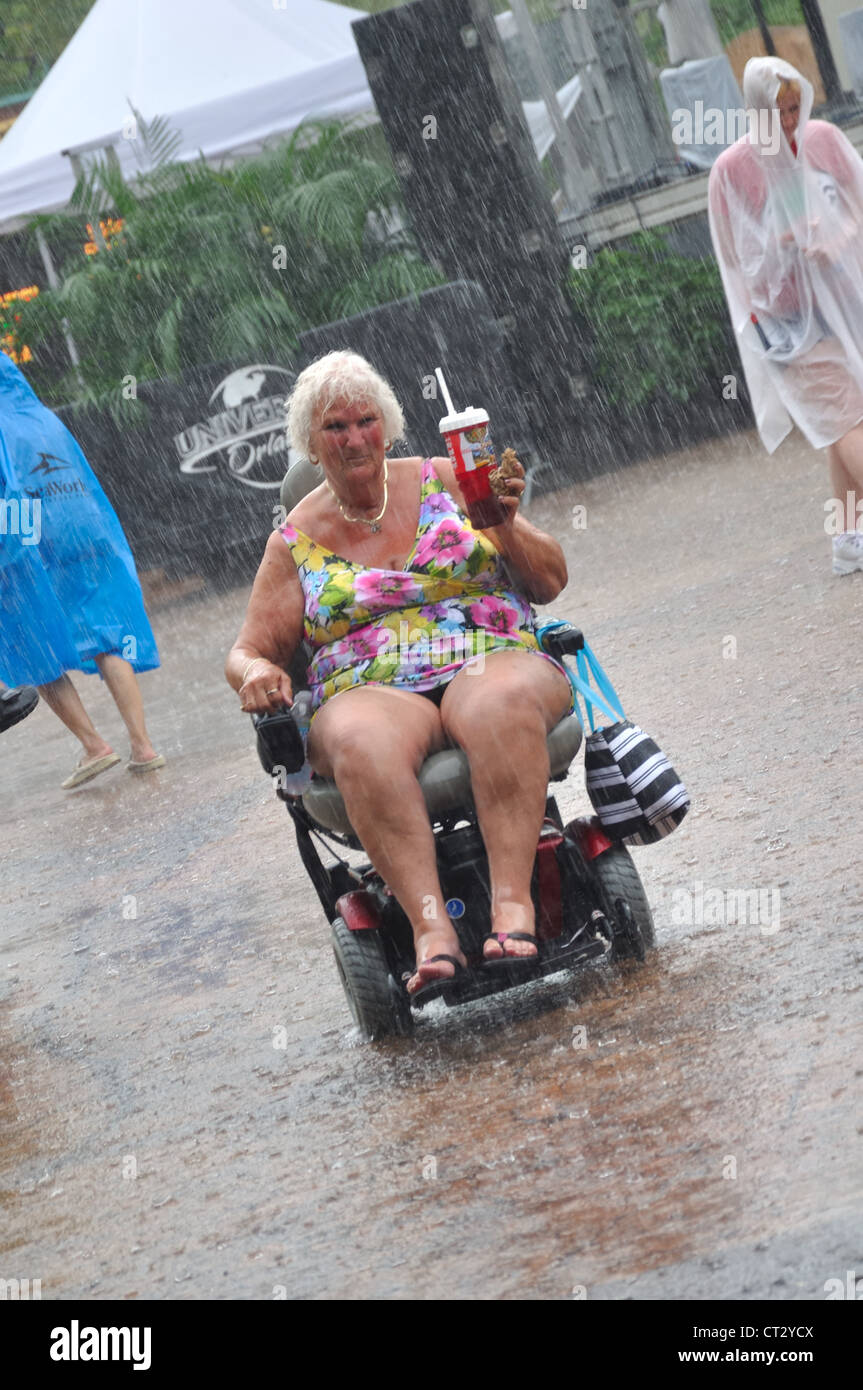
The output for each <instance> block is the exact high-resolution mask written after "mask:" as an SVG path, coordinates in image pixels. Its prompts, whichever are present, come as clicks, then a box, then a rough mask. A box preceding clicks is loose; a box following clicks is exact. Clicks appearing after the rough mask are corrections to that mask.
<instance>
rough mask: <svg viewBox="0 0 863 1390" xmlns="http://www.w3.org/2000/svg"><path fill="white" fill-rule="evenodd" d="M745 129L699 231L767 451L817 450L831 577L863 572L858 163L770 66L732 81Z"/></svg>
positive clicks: (807, 95)
mask: <svg viewBox="0 0 863 1390" xmlns="http://www.w3.org/2000/svg"><path fill="white" fill-rule="evenodd" d="M743 95H744V100H745V102H746V109H747V112H748V116H749V131H748V133H747V134H746V135H744V136H743V137H741V139H739V140H737V141H736V142H735V144H733V145H731V146H730V147H729V148H728V149H727V150H724V151H723V153H722V154H721V155H720V156H719V158H718V159H717V161H716V163H715V164H714V166H713V169H712V170H711V174H710V186H709V210H710V230H711V234H712V237H713V245H714V248H715V250H716V255H717V259H718V261H719V268H720V271H721V273H722V282H723V285H724V287H725V294H726V298H727V300H728V307H729V311H730V314H731V320H732V324H733V327H734V332H735V334H736V337H737V342H738V346H739V349H740V356H741V360H742V362H743V369H744V372H745V374H746V382H747V385H748V387H749V394H750V397H751V400H752V406H753V410H754V412H755V419H756V423H757V425H758V430H759V433H760V435H761V439H762V442H763V443H764V446H765V448H766V449H767V451H768V453H773V451H774V450H775V449H776V448H777V447H778V446H779V444H781V442H782V440H783V439H784V438H785V436H786V435H787V434H788V432H789V431H790V429H791V427H792V425H793V424H796V425H797V426H798V427H799V428H800V429H801V430H802V431H803V433H804V434H805V435H806V437H807V439H808V440H809V442H810V443H811V444H812V446H813V447H814V448H816V449H825V448H826V449H827V450H828V457H829V462H830V474H831V480H832V484H833V499H832V502H831V503H828V504H827V507H826V508H825V510H829V512H830V516H829V518H828V522H829V525H828V529H832V530H833V531H834V535H833V570H834V573H836V574H849V573H851V572H852V571H853V570H857V569H863V534H861V531H860V527H861V526H863V161H861V159H860V157H859V155H858V154H857V153H856V151H855V149H854V147H853V146H852V145H851V143H850V142H849V141H848V139H847V138H846V137H845V136H844V135H843V134H842V132H841V131H840V130H838V129H837V128H836V127H835V126H834V125H831V124H830V123H829V121H815V120H810V112H811V110H812V101H813V89H812V85H811V83H810V82H808V81H807V80H806V78H805V77H803V76H802V74H801V73H799V72H798V71H797V70H796V68H793V67H792V66H791V64H790V63H786V62H784V61H783V60H782V59H781V58H752V59H750V61H749V62H748V63H747V64H746V69H745V71H744V74H743Z"/></svg>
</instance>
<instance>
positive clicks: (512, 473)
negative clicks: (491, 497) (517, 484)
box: [488, 449, 521, 497]
mask: <svg viewBox="0 0 863 1390" xmlns="http://www.w3.org/2000/svg"><path fill="white" fill-rule="evenodd" d="M520 477H521V464H520V463H519V461H518V458H517V457H516V452H515V449H504V451H503V453H502V454H501V457H500V467H498V468H493V469H492V470H491V472H490V473H489V475H488V481H489V483H490V485H491V490H492V492H493V493H495V494H496V495H497V496H498V497H502V496H503V495H504V494H505V493H506V490H507V487H506V485H507V479H509V478H520Z"/></svg>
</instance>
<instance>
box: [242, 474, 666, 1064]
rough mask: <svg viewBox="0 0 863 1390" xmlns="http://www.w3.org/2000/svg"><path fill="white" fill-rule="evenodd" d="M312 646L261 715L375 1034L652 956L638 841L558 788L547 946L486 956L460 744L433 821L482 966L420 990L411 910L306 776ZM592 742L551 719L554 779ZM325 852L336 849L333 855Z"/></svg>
mask: <svg viewBox="0 0 863 1390" xmlns="http://www.w3.org/2000/svg"><path fill="white" fill-rule="evenodd" d="M316 481H317V479H316V478H315V477H314V475H311V476H310V474H309V473H308V472H307V471H306V470H305V469H304V468H303V467H302V465H294V466H293V467H292V469H291V470H290V473H289V474H288V476H287V477H286V479H285V483H284V485H283V488H282V502H283V505H284V506H285V507H286V508H287V510H288V511H290V509H291V508H292V507H293V506H294V505H296V502H297V501H298V500H299V498H300V497H301V496H302V495H303V494H304V493H305V492H306V491H307V490H308V488H309V486H311V485H314V483H315V482H316ZM538 639H539V641H540V644H541V646H542V648H543V650H544V651H546V652H548V653H549V654H550V655H551V656H553V657H555V658H556V659H557V660H559V661H565V660H566V658H567V657H570V658H573V657H574V655H575V653H576V652H577V651H578V650H579V648H580V647H581V646H582V645H583V638H582V635H581V633H580V632H579V631H578V630H577V629H576V628H574V627H573V626H571V625H570V624H569V623H565V622H560V623H548V622H546V623H544V624H543V625H542V630H541V631H540V630H538ZM309 655H310V653H309V652H308V650H307V649H305V650H304V649H303V648H301V649H300V650H299V651H298V653H297V655H296V657H295V659H294V662H293V663H292V668H291V670H290V672H289V675H290V677H291V680H292V683H293V687H294V693H295V700H294V705H293V707H292V708H291V709H287V708H286V709H284V710H282V711H279V712H277V713H275V714H266V715H254V716H253V722H254V724H255V727H256V731H257V739H258V753H259V756H260V759H261V763H262V765H263V767H264V769H265V771H267V772H268V773H269V774H270V775H271V776H272V777H273V780H274V784H275V788H276V794H277V795H278V796H279V798H280V799H281V800H282V801H284V803H285V806H286V807H287V810H288V814H289V815H290V816H291V819H292V821H293V823H294V828H295V831H296V837H297V846H298V848H299V852H300V857H301V859H302V862H303V865H304V866H305V868H306V871H307V872H308V875H309V877H310V879H311V881H312V884H313V886H314V888H315V891H316V892H317V895H318V898H319V899H320V903H321V906H322V908H323V910H324V913H325V915H326V918H327V920H328V922H329V923H330V930H331V936H332V945H333V951H334V954H335V959H336V966H337V969H338V972H339V975H340V977H341V981H342V985H343V986H344V990H345V994H346V995H347V1000H348V1004H349V1006H350V1010H351V1013H352V1015H353V1018H354V1021H355V1023H356V1024H357V1026H358V1027H359V1029H360V1031H361V1033H362V1034H363V1036H364V1037H365V1038H366V1039H368V1040H370V1041H374V1040H377V1039H380V1038H384V1037H386V1036H389V1035H402V1036H404V1035H407V1034H409V1033H411V1031H412V1029H413V1026H414V1016H415V1014H416V1013H417V1012H419V1011H420V1010H421V1009H422V1008H424V1007H425V1005H426V1004H428V1003H429V1002H430V1000H431V999H433V998H440V999H442V1000H443V1001H444V1003H445V1004H446V1005H448V1006H455V1005H458V1004H463V1003H467V1002H468V1001H470V1000H474V999H478V998H481V997H483V996H484V995H488V994H492V993H496V992H498V991H499V990H504V989H510V988H513V987H514V986H517V985H520V984H523V983H525V982H526V981H528V980H533V979H536V978H537V977H539V976H543V975H550V974H554V973H556V972H558V971H561V970H574V969H577V968H578V967H580V966H582V965H584V964H585V963H586V962H588V961H591V960H599V959H602V958H604V957H608V958H610V959H612V960H621V959H630V960H635V961H643V960H644V959H645V957H646V954H647V952H648V950H649V949H650V948H651V947H652V946H653V945H654V928H653V918H652V915H651V911H650V906H649V903H648V901H647V896H646V894H645V891H644V888H643V886H642V883H641V880H640V878H639V875H638V872H637V870H636V867H635V864H634V863H633V860H632V858H631V856H630V854H629V851H628V849H627V848H626V847H625V845H623V844H619V843H614V842H612V841H611V840H610V839H609V838H608V836H607V835H606V834H605V832H604V830H603V829H602V826H601V825H600V822H599V820H598V819H597V818H596V817H595V816H584V817H580V818H578V819H576V820H573V821H570V822H569V824H567V825H564V824H563V821H562V818H561V815H560V812H559V810H558V807H557V803H556V801H555V799H554V796H553V795H551V794H549V796H548V799H547V803H546V814H545V821H544V824H543V827H542V830H541V833H540V838H539V843H538V845H537V853H536V860H535V863H534V870H533V879H532V886H531V891H532V895H533V899H534V905H535V907H536V914H537V915H536V934H537V943H538V954H537V955H536V956H531V957H528V958H524V957H521V958H508V959H507V960H506V961H505V962H503V963H501V962H500V961H495V962H493V963H492V964H488V963H483V959H482V942H483V940H484V938H485V937H486V936H488V934H489V932H490V931H491V915H490V894H489V878H488V863H487V860H486V854H485V849H484V846H483V842H482V836H481V834H480V831H479V826H478V824H477V818H476V812H475V808H474V804H473V799H472V795H471V785H470V773H469V767H468V761H467V757H466V755H465V754H464V753H463V752H462V751H461V749H459V748H448V749H445V750H443V751H442V752H439V753H433V754H432V755H431V756H430V757H429V758H427V759H426V762H425V764H424V765H423V767H422V769H421V771H420V776H419V781H420V786H421V788H422V791H423V794H424V797H425V801H426V805H427V807H428V813H429V818H430V821H431V824H432V828H433V831H434V836H435V845H436V849H437V863H438V872H439V875H440V882H441V886H442V888H443V892H444V899H445V903H446V910H447V912H448V914H449V915H450V918H451V919H452V922H453V925H454V927H455V930H456V933H457V935H458V937H459V941H460V944H461V948H462V951H463V953H464V955H465V958H466V960H467V962H468V965H469V967H470V968H469V969H468V970H467V971H461V972H458V974H457V976H456V977H455V978H454V979H449V980H442V981H439V982H436V983H435V984H434V985H432V986H426V987H425V988H423V990H422V998H421V1000H419V1001H417V1000H414V999H412V996H410V995H409V994H408V993H407V990H406V989H405V983H404V981H405V979H406V978H407V977H408V976H410V975H411V974H413V972H414V970H415V956H414V947H413V934H412V932H411V928H410V924H409V922H408V920H407V917H406V916H405V914H404V912H403V911H402V909H401V907H400V906H399V904H398V902H397V901H396V899H395V897H394V896H393V895H392V893H391V892H390V891H389V890H388V888H387V885H386V883H384V882H383V880H382V879H381V878H380V876H379V875H378V874H377V872H376V871H375V870H374V868H373V867H372V866H371V865H370V864H368V863H365V864H362V863H361V864H360V865H359V866H356V865H352V864H351V863H350V862H349V860H348V859H347V858H346V857H345V854H344V851H351V852H355V851H360V852H362V845H361V844H360V841H359V839H358V838H357V836H356V833H355V831H354V829H353V827H352V825H351V823H350V820H349V819H348V816H347V812H346V810H345V806H344V802H343V801H342V798H341V796H340V794H339V791H338V788H337V787H336V784H335V782H333V781H328V780H326V779H324V778H319V777H317V776H315V777H313V778H311V780H308V774H307V775H306V777H305V778H304V777H302V776H299V777H298V776H297V773H298V772H299V769H300V767H301V765H302V762H303V757H304V754H303V743H302V738H301V735H300V732H299V724H298V722H297V719H298V717H299V718H300V719H301V718H302V712H303V709H304V707H305V708H307V703H308V696H307V692H305V694H306V700H305V702H304V687H305V683H306V667H307V664H308V659H309ZM581 743H582V728H581V723H580V721H579V719H578V716H577V715H575V714H569V715H566V716H565V717H564V718H563V719H562V720H561V721H560V722H559V723H558V724H557V726H556V727H555V728H554V729H552V730H551V732H550V734H549V735H548V750H549V757H550V763H551V767H550V776H551V781H552V782H561V781H563V780H565V778H566V776H567V773H568V770H569V768H570V765H571V764H572V762H573V759H574V758H575V756H576V754H577V753H578V751H579V748H580V746H581ZM322 851H323V853H322ZM324 855H326V857H327V858H328V859H331V860H334V861H335V862H331V863H326V862H325V859H324Z"/></svg>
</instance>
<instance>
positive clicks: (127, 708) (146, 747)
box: [95, 652, 156, 763]
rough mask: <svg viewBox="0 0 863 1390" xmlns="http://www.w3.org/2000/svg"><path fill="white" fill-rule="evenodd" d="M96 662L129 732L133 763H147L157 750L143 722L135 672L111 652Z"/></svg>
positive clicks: (98, 657)
mask: <svg viewBox="0 0 863 1390" xmlns="http://www.w3.org/2000/svg"><path fill="white" fill-rule="evenodd" d="M95 661H96V665H97V666H98V667H99V670H100V671H101V672H102V675H103V677H104V680H105V684H106V685H107V687H108V689H109V690H110V692H111V695H112V696H113V699H114V703H115V704H116V706H117V708H118V710H119V711H120V714H121V716H122V719H123V723H124V724H125V725H126V728H127V729H128V731H129V742H130V746H131V757H132V761H133V762H136V763H147V762H149V761H150V759H151V758H155V757H156V750H155V748H154V747H153V745H152V743H151V742H150V735H149V734H148V733H147V726H146V724H145V722H144V704H143V701H142V699H141V689H140V686H139V685H138V678H137V676H136V675H135V672H134V671H133V670H132V667H131V666H130V665H129V663H128V661H124V660H123V658H122V657H121V656H115V655H114V654H113V653H111V652H103V653H102V654H101V655H100V656H97V657H96V658H95Z"/></svg>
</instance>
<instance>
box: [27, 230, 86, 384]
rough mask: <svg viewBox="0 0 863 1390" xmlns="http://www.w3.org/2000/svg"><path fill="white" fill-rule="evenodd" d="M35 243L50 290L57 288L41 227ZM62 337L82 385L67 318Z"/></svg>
mask: <svg viewBox="0 0 863 1390" xmlns="http://www.w3.org/2000/svg"><path fill="white" fill-rule="evenodd" d="M36 244H37V246H38V247H39V255H40V256H41V257H42V264H43V265H44V267H45V276H46V278H47V281H48V284H49V286H50V288H51V289H52V290H59V288H60V277H59V276H58V274H57V267H56V266H55V265H54V260H53V258H52V256H51V251H50V248H49V246H48V243H47V241H46V240H45V233H44V232H43V231H42V228H41V227H37V228H36ZM63 337H64V338H65V340H66V348H67V351H68V353H69V357H70V359H71V361H72V366H73V367H74V368H75V375H76V376H77V378H78V384H79V385H80V386H83V385H84V378H83V376H82V375H81V358H80V357H79V355H78V349H77V348H76V346H75V340H74V338H73V337H72V333H71V331H70V328H69V320H68V319H64V320H63Z"/></svg>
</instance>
